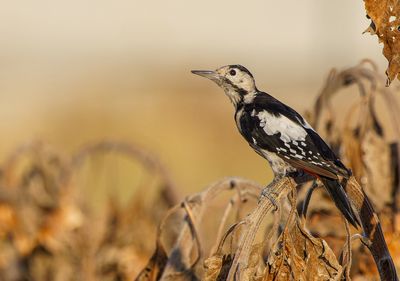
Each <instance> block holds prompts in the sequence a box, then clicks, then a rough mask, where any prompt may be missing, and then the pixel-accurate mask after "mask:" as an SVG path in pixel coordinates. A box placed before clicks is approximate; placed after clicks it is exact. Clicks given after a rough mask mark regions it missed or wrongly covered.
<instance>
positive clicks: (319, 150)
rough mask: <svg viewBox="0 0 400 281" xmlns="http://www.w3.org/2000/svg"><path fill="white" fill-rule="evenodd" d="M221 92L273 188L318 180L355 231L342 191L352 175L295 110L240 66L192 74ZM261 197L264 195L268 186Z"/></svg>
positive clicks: (352, 213)
mask: <svg viewBox="0 0 400 281" xmlns="http://www.w3.org/2000/svg"><path fill="white" fill-rule="evenodd" d="M192 73H193V74H197V75H200V76H203V77H206V78H208V79H210V80H212V81H214V82H215V83H216V84H217V85H218V86H220V87H221V88H222V89H223V90H224V92H225V94H226V95H227V96H228V98H229V99H230V101H231V102H232V103H233V105H234V107H235V116H234V117H235V121H236V125H237V127H238V129H239V132H240V133H241V134H242V136H243V137H244V138H245V139H246V141H247V142H248V143H249V145H250V147H251V148H253V149H254V150H255V152H257V153H258V154H259V155H260V156H262V157H264V158H265V159H266V160H268V162H269V164H270V166H271V168H272V170H273V172H274V175H275V177H274V180H273V182H272V183H271V184H273V183H275V182H277V181H278V180H280V179H281V178H282V177H285V176H291V175H294V174H296V173H306V174H309V175H311V176H312V177H314V178H315V177H316V178H319V179H320V180H321V182H322V183H323V185H324V186H325V188H326V190H327V191H328V193H329V194H330V196H331V198H332V199H333V201H334V202H335V204H336V206H337V207H338V209H339V210H340V211H341V212H342V213H343V215H344V217H345V218H346V219H347V220H348V221H349V222H350V223H351V224H352V225H353V226H355V227H356V228H358V225H360V223H359V220H358V218H357V216H356V214H355V212H354V211H353V209H352V206H351V204H350V200H349V198H348V197H347V194H346V192H345V190H344V188H343V186H342V185H341V180H342V179H344V180H345V179H348V178H349V177H350V176H351V171H350V170H349V169H347V168H346V167H345V165H344V164H343V163H342V162H341V161H340V160H339V158H338V157H336V155H335V154H334V153H333V151H332V150H331V149H330V148H329V146H328V145H327V144H326V143H325V142H324V140H323V139H322V138H321V137H320V136H319V135H318V134H317V132H316V131H315V130H314V129H313V128H312V127H311V126H310V125H309V124H308V123H307V121H306V120H305V119H304V118H303V117H302V116H301V115H300V114H299V113H297V112H296V111H295V110H294V109H292V108H291V107H289V106H287V105H285V104H284V103H282V102H280V101H279V100H277V99H275V98H274V97H272V96H270V95H269V94H267V93H265V92H262V91H259V90H258V89H257V87H256V83H255V80H254V77H253V75H252V74H251V73H250V71H249V70H247V68H245V67H244V66H241V65H227V66H223V67H220V68H218V69H217V70H215V71H211V70H193V71H192ZM263 194H268V186H267V187H266V188H265V189H264V191H263Z"/></svg>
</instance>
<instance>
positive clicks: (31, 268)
mask: <svg viewBox="0 0 400 281" xmlns="http://www.w3.org/2000/svg"><path fill="white" fill-rule="evenodd" d="M110 155H112V156H113V157H114V158H126V159H125V161H128V162H133V163H134V162H135V163H136V164H137V165H138V166H140V167H141V168H142V170H141V171H140V172H138V173H137V175H136V177H138V178H140V179H141V181H140V183H139V185H140V186H139V187H136V189H135V187H132V188H133V189H135V190H136V193H135V194H134V195H133V196H132V198H131V199H130V201H129V202H128V203H127V204H126V206H122V205H121V204H119V203H118V202H117V200H116V198H115V196H114V195H112V194H110V196H109V199H108V201H109V203H108V206H107V207H106V208H105V209H101V210H100V211H96V210H95V209H94V208H93V207H92V206H90V200H91V199H90V198H86V197H85V196H84V195H83V193H82V192H81V191H82V190H81V189H83V188H87V186H84V185H82V183H84V184H88V177H89V176H92V177H95V178H97V177H100V176H101V175H100V174H101V171H102V170H101V169H99V168H98V167H97V168H95V169H91V170H94V174H92V175H90V172H89V170H90V169H89V170H88V169H85V168H84V166H85V165H89V166H90V165H93V163H92V164H90V162H96V163H99V162H104V161H110V162H111V165H116V163H117V160H116V159H114V160H111V159H106V158H107V157H109V156H110ZM100 164H101V165H104V163H100ZM129 168H130V169H131V171H135V169H133V167H129ZM107 172H109V171H107ZM145 174H148V176H147V177H146V175H145ZM83 176H84V177H85V180H83V181H82V180H80V179H79V178H82V177H83ZM113 181H114V182H113V183H112V184H116V180H115V179H113ZM111 188H112V187H111ZM152 189H153V190H154V191H153V195H152V192H151V191H152ZM144 191H145V192H144ZM95 192H96V191H95ZM145 197H147V198H150V199H147V200H144V198H145ZM175 203H176V194H175V191H174V187H173V184H172V182H171V180H170V179H169V176H168V174H167V173H166V172H165V170H164V168H163V167H162V165H161V164H160V163H159V161H158V160H157V159H156V158H155V157H154V156H152V155H151V154H149V153H147V152H146V151H144V150H143V149H141V148H139V147H137V146H135V145H134V144H126V143H121V142H110V141H103V142H99V143H96V144H93V145H89V146H87V147H85V148H83V149H82V150H80V151H78V152H77V153H76V154H75V155H73V156H72V157H71V158H70V159H68V158H66V157H63V156H61V155H60V154H59V153H57V152H56V151H54V150H53V149H52V148H51V147H49V146H48V145H45V144H43V143H41V142H32V143H28V144H26V145H24V146H22V147H20V148H19V149H17V150H16V151H15V152H14V153H13V154H12V155H11V156H10V157H9V158H8V160H7V161H6V162H5V163H4V164H3V166H2V169H1V189H0V239H1V251H0V279H1V280H132V279H133V278H134V277H135V276H136V275H137V274H138V271H139V270H140V268H141V267H143V266H144V264H145V262H146V260H147V258H148V256H149V255H150V254H151V251H152V248H153V242H152V241H153V240H154V239H155V233H154V229H155V228H156V226H157V222H158V221H160V219H161V217H162V215H163V213H164V212H165V211H166V210H167V209H168V208H169V207H171V206H172V205H174V204H175ZM153 206H157V208H153ZM99 212H100V214H99ZM145 236H147V238H146V239H143V238H144V237H145ZM139 237H141V239H138V238H139Z"/></svg>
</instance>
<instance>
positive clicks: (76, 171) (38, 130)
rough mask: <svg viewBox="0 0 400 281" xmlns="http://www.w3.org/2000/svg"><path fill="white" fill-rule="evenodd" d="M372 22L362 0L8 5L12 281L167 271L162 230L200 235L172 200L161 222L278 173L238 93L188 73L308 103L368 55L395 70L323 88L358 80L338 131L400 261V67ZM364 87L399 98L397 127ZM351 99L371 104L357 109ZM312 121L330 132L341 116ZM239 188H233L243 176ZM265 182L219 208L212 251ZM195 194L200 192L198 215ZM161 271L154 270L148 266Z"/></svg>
mask: <svg viewBox="0 0 400 281" xmlns="http://www.w3.org/2000/svg"><path fill="white" fill-rule="evenodd" d="M369 24H370V21H369V20H368V19H367V18H366V16H365V10H364V2H363V1H361V0H359V1H348V0H302V1H298V0H290V1H270V0H262V1H261V0H260V1H259V0H256V1H250V2H245V1H226V0H223V1H212V0H203V1H187V0H186V1H185V0H169V1H128V0H116V1H104V0H86V1H82V0H79V1H78V0H69V1H50V0H37V1H20V0H15V1H8V2H7V3H3V5H2V7H1V9H0V40H1V44H0V101H1V102H0V132H1V141H0V161H1V162H0V163H1V164H0V279H1V280H7V281H8V280H10V281H16V280H18V281H22V280H23V281H25V280H49V281H50V280H51V281H54V280H55V281H67V280H68V281H70V280H85V281H86V280H89V281H91V280H106V281H107V280H110V281H111V280H133V278H134V277H136V276H138V274H139V273H140V272H142V273H143V274H144V275H148V273H149V272H151V274H152V276H153V277H155V276H156V275H157V274H154V272H156V273H157V270H158V269H157V263H156V267H155V270H153V269H154V267H151V264H152V262H153V261H154V260H152V259H150V261H149V258H150V257H151V256H152V254H153V253H155V254H157V253H158V254H159V253H160V252H158V249H157V250H156V251H155V250H154V248H155V244H156V243H155V241H156V239H159V241H158V242H160V241H161V240H164V241H161V242H162V243H161V242H160V243H158V245H161V244H162V245H163V247H165V250H166V252H167V253H170V250H171V249H172V247H173V246H174V245H175V244H174V243H175V242H174V241H175V240H176V237H175V236H176V235H177V234H179V233H180V232H179V229H180V228H181V227H182V229H185V228H186V221H187V217H186V215H185V213H184V212H183V208H175V209H173V210H172V211H170V212H169V213H168V214H169V215H168V218H167V219H165V220H164V221H163V223H161V224H160V222H161V221H162V219H163V218H164V216H165V214H166V212H167V210H168V209H169V208H170V207H171V206H174V205H175V204H177V203H178V202H180V201H179V200H180V199H182V198H186V196H188V195H189V194H193V193H194V192H197V191H201V190H203V189H204V188H205V187H206V186H208V185H209V184H210V183H212V182H215V181H216V180H219V179H221V178H222V177H226V176H239V177H243V178H248V179H250V180H253V181H256V182H258V183H260V184H261V185H265V184H267V183H268V182H269V181H270V180H271V177H272V174H271V170H270V168H269V166H268V164H267V163H266V161H265V160H263V159H261V158H260V157H259V156H258V155H257V154H256V153H254V152H253V151H252V149H250V147H249V146H248V145H247V143H246V142H245V141H244V140H243V139H242V137H241V136H240V134H239V133H238V131H237V128H236V125H235V122H234V119H233V113H234V110H233V106H232V105H231V104H230V102H229V101H228V99H227V98H226V97H225V95H224V93H223V91H222V90H221V89H219V88H218V87H217V86H216V85H214V84H213V83H212V82H210V81H207V80H206V79H202V78H200V77H198V76H195V75H193V74H191V73H190V70H192V69H216V68H218V67H220V66H222V65H227V64H242V65H244V66H246V67H247V68H248V69H249V70H250V71H251V72H252V73H253V74H254V76H255V78H256V81H257V85H258V88H259V89H261V90H263V91H266V92H268V93H270V94H272V95H273V96H275V97H276V98H278V99H280V100H282V101H283V102H285V103H287V104H289V105H291V106H292V107H293V108H295V109H296V110H298V111H299V112H300V113H304V112H305V111H306V110H307V109H308V110H310V109H312V106H313V105H314V102H315V101H316V98H317V96H318V94H319V93H320V91H321V89H322V87H323V85H324V84H325V79H326V78H327V77H328V73H329V72H330V70H331V69H332V67H336V68H337V69H339V70H341V69H345V68H349V67H352V66H355V65H357V64H358V63H359V62H360V61H361V60H362V59H364V58H368V59H371V60H373V61H374V62H375V63H376V64H377V66H378V67H379V69H380V70H379V71H378V72H376V70H375V69H371V64H369V63H366V64H360V65H358V66H357V67H355V68H354V69H350V70H348V71H347V72H346V71H345V72H344V74H343V73H341V74H338V76H337V77H336V78H337V79H336V80H335V79H332V80H334V81H333V82H332V81H330V82H331V83H330V84H329V85H336V86H334V87H331V88H329V87H327V88H328V89H325V91H322V92H324V93H325V95H328V96H329V95H331V94H332V93H331V92H330V90H331V91H332V92H335V89H336V90H339V89H340V90H342V89H343V88H345V89H344V90H343V91H340V92H341V93H340V94H339V96H340V99H338V100H339V102H337V103H335V108H334V109H335V110H334V111H336V112H337V113H338V114H337V115H338V116H337V117H338V118H337V119H338V120H337V121H338V122H337V123H334V124H333V125H334V127H332V126H330V128H331V129H332V130H331V131H333V134H334V135H329V139H328V138H327V139H328V140H329V141H330V143H333V144H336V145H338V144H339V145H340V144H342V143H344V144H348V143H350V144H351V145H353V146H350V149H348V147H349V146H345V147H347V150H346V148H345V149H341V151H340V153H341V154H340V155H341V156H344V158H345V159H344V160H345V161H347V162H345V163H346V164H347V163H350V164H351V167H352V168H353V171H355V174H356V175H357V176H358V179H361V180H363V182H362V183H363V187H364V188H365V190H367V193H368V194H369V195H372V196H371V197H372V198H373V199H374V200H373V203H374V204H375V206H376V207H377V210H378V213H379V215H380V216H381V218H383V219H382V221H383V225H384V229H385V235H386V238H387V242H388V245H389V249H390V250H391V251H392V254H393V256H394V257H396V264H397V265H399V264H400V247H399V245H400V244H399V243H398V241H399V237H400V236H399V233H400V230H399V229H400V228H399V226H400V215H399V212H398V210H400V208H398V206H400V196H399V194H400V193H399V192H398V190H399V189H398V167H399V165H398V163H399V159H400V157H397V156H398V155H400V154H398V153H397V152H398V151H400V148H399V147H400V146H399V144H398V140H399V136H400V130H399V129H398V124H400V121H398V120H400V119H399V118H400V117H398V113H399V112H400V110H398V109H397V108H398V107H397V105H396V104H395V102H394V101H395V99H396V98H398V96H399V95H398V92H396V94H393V93H394V92H395V89H396V87H398V82H394V83H393V84H392V85H391V87H390V91H392V90H393V92H391V93H386V92H387V91H389V90H382V87H383V86H381V84H379V83H381V82H379V81H381V80H382V81H384V79H385V78H384V70H385V69H386V65H387V61H386V59H385V58H384V56H383V55H382V45H379V44H378V40H377V37H376V36H370V35H367V34H366V35H362V32H363V31H364V30H365V29H366V28H367V27H368V26H369ZM366 65H369V66H366ZM372 65H373V64H372ZM372 68H373V67H372ZM360 73H364V74H365V76H367V77H364V76H363V75H359V74H360ZM371 73H372V74H371ZM377 73H379V74H381V75H382V77H383V78H382V79H381V77H379V74H377ZM370 74H371V75H370ZM368 75H369V76H368ZM357 79H358V80H357ZM361 80H362V83H364V82H365V84H363V85H365V87H366V88H365V89H368V90H370V91H371V92H374V94H375V95H378V94H382V96H385V95H384V94H385V93H386V94H387V95H386V96H385V98H384V99H383V101H384V102H387V103H385V104H384V106H379V105H378V106H376V108H377V111H379V112H377V115H378V116H379V118H378V119H379V120H380V121H381V124H383V125H387V126H388V127H390V128H389V129H387V128H384V130H385V135H384V136H383V135H381V134H380V133H379V132H377V131H378V130H377V129H376V128H375V127H373V126H372V125H371V124H372V122H371V120H372V119H371V118H372V117H371V116H372V115H374V114H375V112H373V110H372V107H371V109H369V110H364V109H365V106H366V104H367V103H366V102H365V100H363V99H359V97H360V95H359V93H361V92H362V90H363V89H362V87H359V88H358V87H357V86H356V82H357V81H361ZM364 80H366V81H364ZM373 81H375V82H376V83H378V84H379V85H380V86H379V87H375V86H376V84H374V83H375V82H373ZM377 81H378V82H377ZM335 83H336V84H335ZM357 83H358V82H357ZM350 84H352V85H350ZM367 85H369V86H370V87H371V89H370V88H368V86H367ZM335 87H337V88H335ZM384 89H386V88H384ZM350 92H351V93H353V95H347V94H348V93H350ZM389 94H390V95H389ZM392 94H393V95H392ZM332 95H333V94H332ZM371 99H372V98H371ZM381 103H382V102H381ZM351 104H352V106H353V105H354V104H356V105H357V104H358V105H359V106H360V108H361V109H363V110H364V111H363V110H361V109H360V112H359V114H358V113H357V114H354V112H355V110H353V109H354V108H355V107H350V106H351ZM323 106H325V107H326V106H327V105H326V104H325V105H323ZM363 106H364V107H363ZM321 107H322V106H319V107H318V108H321ZM382 108H385V110H379V109H382ZM349 112H350V113H349ZM328 113H329V112H328ZM321 116H322V115H321ZM324 116H325V115H324ZM345 116H346V117H345ZM349 116H351V117H352V118H353V121H354V120H356V118H358V119H357V120H358V121H357V122H358V123H357V122H353V123H356V125H357V126H358V127H357V126H353V127H351V126H348V128H344V129H347V131H346V130H343V127H345V126H341V125H340V126H341V127H340V126H339V125H338V124H341V123H340V122H339V121H343V120H344V119H345V118H347V119H346V120H345V121H346V122H344V124H345V125H347V124H349V123H350V122H348V119H349V120H350V118H349ZM365 116H367V117H365ZM393 116H395V117H396V118H397V119H396V118H393ZM330 117H332V116H330ZM314 118H316V119H315V120H313V121H318V122H319V123H320V127H321V128H328V127H329V126H328V122H327V125H326V126H325V127H323V126H322V125H323V124H325V123H324V122H325V121H326V120H322V121H321V122H320V119H318V118H317V117H316V114H314ZM321 118H322V117H321ZM381 118H382V119H381ZM333 119H334V120H335V122H336V119H335V118H333ZM360 120H361V121H360ZM387 120H390V122H386V121H387ZM328 121H329V120H328ZM342 123H343V122H342ZM321 124H322V125H321ZM329 124H330V125H332V123H329ZM373 125H375V123H374V124H373ZM316 128H317V127H316ZM360 128H361V129H360ZM343 132H347V134H346V133H343ZM386 132H388V133H389V134H390V133H391V134H392V135H394V136H396V138H392V139H390V137H391V136H388V135H387V134H386ZM325 133H326V132H325ZM367 133H368V134H369V133H370V134H371V135H368V134H367ZM335 134H336V135H335ZM326 135H327V134H324V136H326ZM365 136H369V138H367V137H365ZM371 136H372V137H371ZM337 140H340V141H342V140H343V142H337ZM335 141H336V142H335ZM337 148H338V147H337ZM391 149H393V151H394V152H393V151H392V150H391ZM395 149H397V150H395ZM338 150H340V149H339V148H338ZM343 151H344V152H345V153H343ZM346 152H347V154H349V153H350V155H346ZM392 152H393V153H392ZM392 154H393V155H394V156H396V157H397V158H396V157H393V155H392ZM354 159H356V160H357V161H355V160H354ZM371 159H373V160H371ZM393 159H394V160H396V161H394V160H393ZM351 160H354V161H353V162H354V163H353V162H352V161H351ZM392 160H393V161H392ZM396 163H397V164H396ZM374 165H375V166H374ZM371 166H373V167H372V168H371ZM396 169H397V170H396ZM368 173H370V174H368ZM371 173H372V174H373V175H372V176H371ZM375 173H376V174H375ZM365 179H366V180H365ZM382 179H384V180H382ZM374 180H375V181H378V183H379V184H375V183H376V182H375V181H374ZM246 185H248V184H247V183H246ZM224 186H225V187H226V188H228V189H229V190H231V189H232V188H231V182H228V181H225V185H224ZM371 186H372V187H375V189H374V190H372V188H370V189H368V187H371ZM214 187H216V186H214ZM247 187H249V186H247ZM259 190H260V187H258V186H257V187H254V186H253V189H252V194H253V197H251V199H252V200H250V201H249V203H250V205H245V204H244V202H245V201H246V200H247V199H246V200H244V197H243V198H242V197H241V195H240V194H239V193H237V194H236V190H234V191H232V190H231V191H229V192H231V193H235V194H234V195H232V194H231V195H229V194H225V195H224V196H222V197H221V198H220V197H218V199H217V200H216V201H215V202H214V201H213V200H208V201H210V202H208V201H207V202H205V203H207V204H208V205H207V206H206V207H204V206H203V208H205V211H207V212H206V213H204V218H205V219H204V220H203V221H202V222H204V223H206V224H207V225H205V226H202V227H201V230H202V232H204V233H201V235H200V236H201V241H202V243H203V242H204V244H202V245H203V246H204V245H209V246H211V245H212V243H211V242H214V240H215V241H218V239H217V240H216V238H215V237H213V236H215V235H216V234H217V231H216V230H217V228H218V229H219V230H218V233H220V234H222V233H223V230H224V227H228V226H229V225H230V224H231V223H233V222H235V221H236V220H238V219H240V218H241V216H239V213H240V212H242V215H243V216H245V215H247V214H248V212H249V211H250V210H252V208H254V206H255V204H256V202H257V195H258V192H259ZM371 190H372V191H371ZM81 191H83V192H82V193H81ZM229 192H228V193H229ZM82 194H83V196H82ZM203 194H204V193H203ZM321 194H322V195H321V197H319V198H317V199H316V200H314V201H313V202H312V204H311V205H313V206H314V205H315V206H316V212H315V214H316V218H317V219H316V220H314V223H315V225H316V226H317V227H315V229H316V230H317V231H316V233H318V230H321V229H322V230H324V229H325V228H324V227H322V228H320V224H319V222H321V221H322V222H326V224H327V225H328V224H329V225H328V226H329V227H334V230H333V231H330V230H329V229H328V228H326V229H328V230H329V232H324V231H322V232H319V234H320V235H322V236H323V237H325V238H327V239H329V237H328V235H327V233H328V234H329V235H331V234H332V235H331V236H332V237H333V238H332V237H331V238H332V239H331V240H328V241H329V245H331V246H332V245H333V246H332V247H333V249H334V250H335V254H337V256H339V253H340V250H341V249H342V244H340V243H342V242H343V241H344V239H345V237H346V235H347V234H346V233H344V230H343V229H342V230H343V233H340V231H338V227H337V225H338V223H339V221H340V216H339V215H338V214H337V216H336V219H337V220H336V221H334V222H335V223H332V222H333V221H332V220H331V219H330V220H327V219H326V218H325V217H324V216H320V215H321V214H326V212H325V213H324V212H319V211H320V210H324V209H319V208H320V207H321V206H322V207H324V208H325V207H329V206H331V210H333V214H334V211H335V208H334V207H333V205H332V203H331V202H330V201H329V200H328V201H324V200H320V198H324V197H323V194H324V193H322V192H321ZM214 195H215V194H214ZM228 195H229V196H232V197H229V196H228ZM235 196H236V197H235ZM215 197H217V196H212V199H214V198H215ZM230 198H233V199H230ZM235 198H236V199H235ZM325 199H326V198H325ZM224 200H225V201H224ZM235 200H236V201H235ZM241 200H243V202H242V201H241ZM195 201H196V200H193V201H191V202H189V203H190V204H189V205H191V207H193V209H192V211H193V210H194V208H195V207H196V206H195V205H194V204H195ZM211 201H213V202H211ZM196 202H197V203H196V204H198V201H196ZM228 202H230V203H229V204H231V205H232V206H231V207H232V210H234V211H232V212H231V213H232V214H233V212H237V214H235V216H233V215H232V218H230V217H229V218H228V216H226V217H225V220H226V221H224V220H223V219H221V216H220V215H222V212H221V211H222V210H224V208H225V206H226V204H227V203H228ZM235 202H236V203H237V206H236V205H235V204H236V203H235ZM326 202H328V203H326ZM121 203H126V204H121ZM317 203H319V206H318V204H317ZM186 204H188V201H186ZM214 204H215V205H214ZM192 205H193V206H192ZM178 206H180V205H178ZM221 206H222V207H223V208H220V207H221ZM229 206H230V205H228V207H229ZM96 207H97V208H96ZM186 207H187V206H186ZM228 207H227V209H229V208H228ZM242 208H243V209H242ZM236 209H237V210H236ZM193 212H194V211H193ZM385 212H386V213H385ZM194 213H195V212H194ZM385 214H387V215H385ZM331 217H332V216H331ZM331 217H330V218H331ZM200 219H201V216H200V217H199V220H200ZM220 221H223V223H221V226H220V227H216V226H217V225H218V224H219V222H220ZM270 222H272V220H271V221H270ZM336 222H338V223H336ZM213 223H214V224H215V225H213ZM216 223H218V224H216ZM208 224H209V225H208ZM157 226H160V227H159V232H158V233H157V231H156V230H157ZM311 228H312V226H311ZM161 229H163V231H161ZM161 232H162V233H161ZM263 233H265V232H263ZM319 234H318V235H319ZM218 235H219V234H218ZM218 235H217V236H218ZM238 237H239V236H238ZM217 238H218V237H217ZM193 241H194V240H193ZM332 241H339V242H340V243H338V242H336V244H334V243H331V242H332ZM335 245H336V246H335ZM358 247H359V248H361V250H362V251H364V252H363V254H360V255H359V256H357V257H355V260H357V262H354V264H355V265H357V266H353V267H352V270H353V271H354V272H353V273H352V274H353V276H355V275H360V276H363V278H364V276H367V274H370V276H375V277H376V275H377V271H376V268H375V266H374V263H373V261H372V260H371V258H370V256H369V254H368V253H365V249H364V248H363V247H361V246H358ZM187 249H189V250H190V248H187ZM196 249H197V247H196ZM204 249H205V252H204V253H205V255H204V256H203V257H201V258H202V260H200V259H199V260H198V261H200V262H198V263H197V266H198V267H199V268H200V267H201V270H202V269H203V268H202V265H203V263H202V262H203V260H204V258H206V257H207V255H208V254H210V253H212V251H211V249H212V248H210V247H208V246H207V247H205V248H204ZM357 253H360V251H358V252H357ZM199 256H200V255H199ZM153 257H154V256H153ZM155 257H157V255H155ZM360 257H361V258H360ZM364 257H367V258H365V259H364ZM148 261H149V263H148ZM146 264H148V265H149V266H150V267H147V270H143V269H144V268H145V266H146ZM160 264H162V263H160ZM153 265H154V263H153ZM149 268H150V269H151V270H149ZM142 270H143V271H142ZM140 276H142V275H140ZM199 276H200V275H199ZM142 277H143V276H142ZM145 277H146V276H145ZM147 277H148V276H147ZM147 277H146V278H147ZM140 280H155V279H140ZM354 280H356V279H354ZM358 280H376V279H372V278H367V279H365V278H364V279H358Z"/></svg>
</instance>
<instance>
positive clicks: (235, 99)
mask: <svg viewBox="0 0 400 281" xmlns="http://www.w3.org/2000/svg"><path fill="white" fill-rule="evenodd" d="M192 73H193V74H197V75H200V76H203V77H206V78H208V79H210V80H212V81H214V82H215V83H217V84H218V85H219V86H220V87H221V88H222V89H224V91H225V94H226V95H227V96H228V97H229V99H230V100H231V101H232V103H233V104H234V105H235V106H236V105H237V104H238V103H240V102H242V101H243V100H245V99H246V97H248V96H252V95H254V94H255V93H256V92H257V88H256V84H255V81H254V78H253V75H252V74H251V73H250V71H248V70H247V68H245V67H244V66H241V65H227V66H223V67H220V68H218V69H217V70H192Z"/></svg>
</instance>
